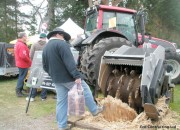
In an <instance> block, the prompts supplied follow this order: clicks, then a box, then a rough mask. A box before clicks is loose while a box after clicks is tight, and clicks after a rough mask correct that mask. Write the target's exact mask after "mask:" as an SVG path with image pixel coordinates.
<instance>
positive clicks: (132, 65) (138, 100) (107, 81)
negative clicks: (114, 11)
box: [98, 46, 169, 119]
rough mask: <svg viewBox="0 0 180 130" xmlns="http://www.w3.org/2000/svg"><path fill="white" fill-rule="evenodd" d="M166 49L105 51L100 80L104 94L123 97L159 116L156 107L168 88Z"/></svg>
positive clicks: (154, 115) (130, 102)
mask: <svg viewBox="0 0 180 130" xmlns="http://www.w3.org/2000/svg"><path fill="white" fill-rule="evenodd" d="M164 60H165V49H164V48H163V47H161V46H158V47H157V48H155V49H153V48H148V47H144V48H135V47H129V46H122V47H120V48H119V49H117V50H116V51H115V52H113V53H112V52H109V51H107V52H105V54H104V56H103V57H102V60H101V66H100V71H99V79H98V83H99V86H100V88H101V90H102V93H103V94H104V95H105V96H107V95H111V96H113V97H115V98H119V99H121V100H122V101H123V102H126V103H127V104H129V106H130V107H132V108H134V109H135V110H136V111H137V112H138V113H139V112H142V111H143V109H144V110H145V112H146V114H147V116H148V117H150V118H152V119H157V118H158V116H159V114H158V111H157V109H156V107H155V106H154V104H156V102H157V100H158V99H159V98H160V97H161V96H163V95H165V94H166V93H167V91H168V84H169V83H168V82H167V81H165V80H164V79H165V76H166V77H168V76H167V75H165V74H166V71H165V67H166V64H165V62H164Z"/></svg>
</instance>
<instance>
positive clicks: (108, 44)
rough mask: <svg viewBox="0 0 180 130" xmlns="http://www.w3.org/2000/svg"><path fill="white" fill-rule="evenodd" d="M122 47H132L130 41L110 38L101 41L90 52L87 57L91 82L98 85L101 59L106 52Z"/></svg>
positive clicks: (87, 67)
mask: <svg viewBox="0 0 180 130" xmlns="http://www.w3.org/2000/svg"><path fill="white" fill-rule="evenodd" d="M122 45H128V46H132V44H131V43H130V41H127V40H126V39H124V38H121V37H109V38H105V39H102V40H100V41H99V42H98V43H97V44H95V45H94V46H93V48H92V49H91V50H90V52H89V56H88V57H87V65H86V70H87V77H88V80H89V82H90V83H91V84H92V85H93V86H96V85H97V80H98V75H99V67H100V62H101V57H102V56H103V55H104V53H105V51H109V50H110V51H115V49H117V48H120V47H121V46H122Z"/></svg>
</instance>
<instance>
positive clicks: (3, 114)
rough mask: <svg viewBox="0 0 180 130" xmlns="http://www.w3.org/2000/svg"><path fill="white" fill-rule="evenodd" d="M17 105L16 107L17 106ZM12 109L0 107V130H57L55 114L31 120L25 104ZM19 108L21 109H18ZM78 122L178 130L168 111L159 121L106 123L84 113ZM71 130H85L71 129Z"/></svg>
mask: <svg viewBox="0 0 180 130" xmlns="http://www.w3.org/2000/svg"><path fill="white" fill-rule="evenodd" d="M0 103H1V104H3V105H1V106H8V103H6V102H3V101H2V100H0ZM17 104H18V105H17ZM17 104H14V106H13V107H3V108H2V107H0V130H57V129H58V128H57V125H56V124H57V123H56V121H55V113H53V114H51V115H47V116H43V117H40V118H33V117H32V116H31V115H29V114H25V106H26V105H25V104H26V102H24V103H22V102H21V103H20V104H19V103H17ZM20 106H21V107H20ZM80 122H83V123H85V124H90V125H92V126H96V127H97V126H98V127H99V128H102V130H121V129H123V130H126V129H127V130H130V129H131V130H136V129H137V130H138V129H150V128H151V129H152V128H153V129H157V128H158V130H159V129H162V130H164V129H165V130H166V129H167V130H168V129H171V130H180V117H179V115H177V114H176V113H175V112H172V111H171V110H169V109H168V111H167V112H166V115H163V118H162V119H160V120H159V121H151V120H149V119H147V117H145V115H144V114H143V113H142V114H141V115H139V116H138V117H137V119H135V120H133V121H122V120H120V121H116V122H113V121H112V122H108V121H106V120H105V119H104V118H103V115H102V114H100V115H99V116H97V117H93V116H92V115H91V114H90V113H89V112H86V113H85V116H84V119H83V120H81V121H80ZM72 130H85V129H82V128H73V129H72Z"/></svg>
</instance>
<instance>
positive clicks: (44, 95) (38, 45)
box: [26, 33, 47, 102]
mask: <svg viewBox="0 0 180 130" xmlns="http://www.w3.org/2000/svg"><path fill="white" fill-rule="evenodd" d="M39 38H40V39H39V41H38V42H37V43H34V44H33V45H32V46H31V49H30V58H31V60H33V57H34V54H35V51H42V50H43V48H44V46H45V45H46V34H45V33H41V34H40V35H39ZM36 95H37V88H32V95H31V99H30V101H31V102H33V101H34V100H35V97H36ZM46 98H47V89H45V88H42V90H41V100H42V101H44V100H46ZM26 100H27V101H28V100H29V97H26Z"/></svg>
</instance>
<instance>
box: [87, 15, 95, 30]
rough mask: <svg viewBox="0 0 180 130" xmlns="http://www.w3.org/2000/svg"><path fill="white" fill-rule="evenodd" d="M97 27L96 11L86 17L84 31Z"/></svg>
mask: <svg viewBox="0 0 180 130" xmlns="http://www.w3.org/2000/svg"><path fill="white" fill-rule="evenodd" d="M95 29H97V13H93V14H91V15H89V16H87V17H86V32H92V31H93V30H95Z"/></svg>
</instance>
